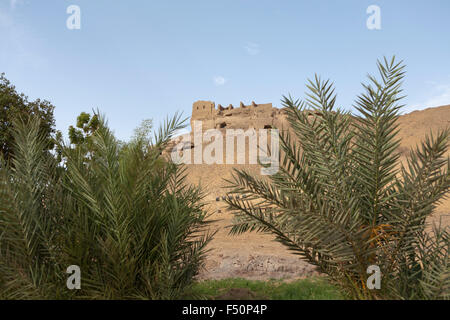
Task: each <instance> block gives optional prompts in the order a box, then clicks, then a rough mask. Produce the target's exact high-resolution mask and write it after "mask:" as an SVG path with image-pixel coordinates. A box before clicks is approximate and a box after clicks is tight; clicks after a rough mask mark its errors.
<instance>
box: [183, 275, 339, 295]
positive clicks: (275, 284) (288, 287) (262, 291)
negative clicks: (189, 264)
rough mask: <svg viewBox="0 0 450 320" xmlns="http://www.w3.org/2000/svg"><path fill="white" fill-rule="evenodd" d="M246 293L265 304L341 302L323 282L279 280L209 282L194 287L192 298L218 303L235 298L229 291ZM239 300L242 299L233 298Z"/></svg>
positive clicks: (327, 283) (318, 279) (313, 280)
mask: <svg viewBox="0 0 450 320" xmlns="http://www.w3.org/2000/svg"><path fill="white" fill-rule="evenodd" d="M232 289H247V290H249V291H248V292H247V293H248V294H247V296H250V295H251V296H250V297H252V298H253V299H263V300H267V299H269V300H340V299H343V298H344V297H343V296H342V295H341V293H340V292H339V290H338V289H337V288H336V287H335V286H333V285H331V284H330V283H329V282H328V281H326V280H325V279H323V278H309V279H301V280H296V281H292V282H284V281H280V280H267V281H256V280H246V279H224V280H206V281H201V282H197V283H195V284H194V285H193V287H192V290H191V292H190V296H188V297H187V298H191V297H198V298H200V299H219V298H221V297H222V296H224V297H227V298H228V297H229V298H233V296H232V293H230V290H232ZM234 298H235V299H239V298H241V297H234Z"/></svg>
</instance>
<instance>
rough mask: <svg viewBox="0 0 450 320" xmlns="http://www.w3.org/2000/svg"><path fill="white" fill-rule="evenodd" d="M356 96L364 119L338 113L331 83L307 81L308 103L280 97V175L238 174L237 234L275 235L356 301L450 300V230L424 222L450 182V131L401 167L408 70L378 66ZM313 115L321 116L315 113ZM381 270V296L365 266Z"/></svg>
mask: <svg viewBox="0 0 450 320" xmlns="http://www.w3.org/2000/svg"><path fill="white" fill-rule="evenodd" d="M378 69H379V72H380V76H381V79H380V80H377V79H376V78H374V77H373V76H369V81H370V82H369V84H366V85H363V87H364V90H365V92H364V93H363V94H361V95H360V96H359V97H358V99H357V100H356V105H355V108H356V110H357V111H358V112H359V114H358V115H351V114H350V113H349V112H345V111H343V110H342V109H339V108H335V102H336V95H335V93H334V88H333V85H332V84H331V83H330V82H329V81H322V80H321V79H320V78H318V77H317V76H316V78H315V80H314V81H309V84H308V85H307V87H308V89H309V94H308V98H307V100H306V101H299V100H293V99H292V98H291V97H284V99H283V105H284V106H285V107H286V108H287V110H288V119H289V123H290V127H291V130H292V131H291V132H290V131H286V132H283V133H282V134H281V136H280V144H281V149H282V151H283V152H282V155H281V161H280V170H279V172H278V173H277V174H275V175H273V176H271V177H270V179H269V181H267V180H261V179H259V178H257V177H254V176H252V175H250V174H249V173H248V172H246V171H243V170H236V171H235V173H234V175H233V178H232V179H231V180H230V181H228V182H229V187H230V189H231V192H234V193H245V194H247V195H250V197H246V198H245V199H236V198H234V199H232V198H230V199H228V200H227V201H228V203H229V205H230V206H231V209H233V210H234V212H235V214H236V216H235V223H234V225H233V227H232V229H231V233H241V232H245V231H249V230H258V231H262V232H268V233H272V234H274V235H275V236H276V239H277V240H278V241H280V242H281V243H283V244H284V245H286V246H287V247H288V248H289V249H290V250H292V251H293V252H294V253H296V254H299V255H300V256H301V257H302V258H303V259H306V260H307V261H309V262H310V263H312V264H314V265H316V266H318V268H319V269H320V271H321V272H323V273H326V274H328V275H329V276H330V278H331V279H332V280H333V281H334V282H336V283H337V284H339V285H340V286H341V287H342V288H343V290H345V291H346V292H347V294H349V295H350V296H351V297H353V298H360V299H372V298H375V299H376V298H403V299H417V298H449V297H450V261H449V231H448V229H445V228H439V227H436V228H435V229H434V232H432V233H429V232H427V231H426V230H425V229H426V226H427V224H426V219H427V218H428V217H429V216H430V215H431V214H432V213H433V210H434V208H435V207H436V205H437V204H438V203H439V201H440V200H442V199H443V198H444V197H446V196H447V192H448V190H449V186H450V175H449V171H448V169H449V160H448V159H447V158H444V155H445V152H446V151H447V143H448V137H449V131H448V130H444V131H440V132H438V133H437V134H436V135H435V136H433V135H430V136H428V137H427V138H426V139H425V141H424V142H423V143H422V144H421V146H420V147H417V148H416V149H414V150H412V151H411V152H410V154H409V157H408V159H407V162H406V166H404V165H403V164H401V163H400V161H399V154H398V152H397V148H398V146H399V139H398V138H397V133H398V125H397V124H396V120H397V118H398V112H399V110H400V108H401V107H402V106H401V105H400V104H399V101H400V100H401V99H402V97H401V96H400V95H401V92H402V90H401V81H402V79H403V77H404V66H403V65H402V63H396V62H395V59H394V58H393V59H392V60H391V61H387V60H386V59H384V61H383V62H378ZM307 109H312V110H314V111H316V112H315V114H316V116H310V115H309V114H310V113H309V112H307ZM371 265H377V266H378V267H379V268H380V269H381V273H382V285H381V289H380V290H370V289H369V288H367V286H366V281H367V278H368V276H369V275H368V274H367V269H368V267H369V266H371Z"/></svg>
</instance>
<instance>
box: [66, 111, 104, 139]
mask: <svg viewBox="0 0 450 320" xmlns="http://www.w3.org/2000/svg"><path fill="white" fill-rule="evenodd" d="M99 125H100V122H99V116H98V114H96V113H94V115H93V116H92V117H91V115H90V114H89V113H86V112H82V113H80V115H79V116H78V117H77V125H76V128H74V127H73V126H70V127H69V140H70V143H71V144H74V145H81V144H86V143H87V144H89V145H90V144H91V136H92V135H93V133H94V132H95V131H96V130H97V129H98V127H99Z"/></svg>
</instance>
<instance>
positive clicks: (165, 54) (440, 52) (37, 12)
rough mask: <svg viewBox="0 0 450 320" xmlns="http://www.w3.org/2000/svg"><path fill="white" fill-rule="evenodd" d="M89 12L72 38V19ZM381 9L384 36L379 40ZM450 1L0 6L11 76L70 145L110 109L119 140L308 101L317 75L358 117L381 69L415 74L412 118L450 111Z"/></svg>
mask: <svg viewBox="0 0 450 320" xmlns="http://www.w3.org/2000/svg"><path fill="white" fill-rule="evenodd" d="M70 5H78V6H79V7H80V9H81V29H80V30H69V29H68V28H67V27H66V20H67V18H68V17H69V14H67V13H66V10H67V7H68V6H70ZM370 5H377V6H379V7H380V9H381V30H369V29H368V28H367V27H366V20H367V19H368V17H369V14H367V13H366V10H367V8H368V7H369V6H370ZM449 32H450V1H448V0H429V1H406V0H396V1H392V0H390V1H381V0H370V1H365V0H342V1H336V0H335V1H331V0H316V1H299V0H297V1H275V0H270V1H269V0H235V1H232V0H229V1H214V0H207V1H195V0H191V1H185V0H183V1H181V0H180V1H144V0H133V1H125V0H115V1H111V0H70V1H66V0H46V1H42V0H0V39H1V42H0V43H1V44H0V72H5V73H6V77H7V78H8V79H10V80H11V81H12V82H13V84H15V85H16V87H17V89H18V90H19V91H21V92H24V93H26V94H27V95H28V96H29V97H30V98H32V99H34V98H38V97H39V98H44V99H47V100H50V101H51V102H52V103H53V104H54V105H55V106H56V110H55V116H56V123H57V128H58V129H60V130H62V131H63V132H64V133H67V128H68V126H69V125H71V124H74V123H75V119H76V117H77V115H78V114H79V113H80V112H82V111H87V112H89V111H90V110H92V109H93V108H99V109H100V110H101V111H102V112H103V113H105V114H106V116H107V118H108V121H109V124H110V126H111V128H112V129H113V130H114V131H115V133H116V135H117V136H118V137H119V138H120V139H128V138H129V137H130V136H131V134H132V132H133V129H134V128H135V127H136V126H138V125H139V123H140V122H141V120H143V119H147V118H153V119H154V121H155V122H156V123H159V122H160V121H162V120H163V119H164V117H165V116H167V115H173V113H175V112H176V111H183V112H184V114H185V115H186V116H189V115H190V113H191V108H192V103H193V102H194V101H195V100H199V99H205V100H213V101H215V102H216V103H220V104H222V105H228V104H230V103H232V104H233V105H235V106H236V105H239V102H240V101H243V102H244V103H250V102H251V101H252V100H254V101H256V102H257V103H267V102H272V103H273V104H274V105H275V106H278V107H279V106H280V99H281V97H282V95H283V94H289V93H291V94H292V95H293V96H295V97H304V92H305V86H304V84H305V82H306V80H307V78H311V77H313V76H314V74H315V73H318V74H319V75H321V76H322V77H324V78H330V79H332V80H333V81H334V82H335V84H336V88H337V92H338V103H339V105H340V106H342V107H345V108H351V106H352V103H353V101H354V98H355V97H356V95H357V94H358V93H359V92H360V91H361V85H360V84H361V82H362V81H365V77H366V75H367V73H368V72H370V73H374V72H375V71H376V66H375V62H376V59H377V58H381V57H383V56H388V57H390V56H392V55H394V54H395V55H396V56H397V57H398V58H401V59H403V60H404V61H405V63H406V64H407V72H408V73H407V77H406V80H405V84H404V89H405V93H406V94H407V95H408V97H407V99H406V100H405V103H406V104H407V105H408V108H407V109H406V110H405V111H410V110H414V109H423V108H425V107H432V106H438V105H444V104H450V59H449V57H450V38H449Z"/></svg>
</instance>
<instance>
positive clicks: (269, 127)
mask: <svg viewBox="0 0 450 320" xmlns="http://www.w3.org/2000/svg"><path fill="white" fill-rule="evenodd" d="M264 129H272V126H271V125H270V124H266V125H265V126H264Z"/></svg>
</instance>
